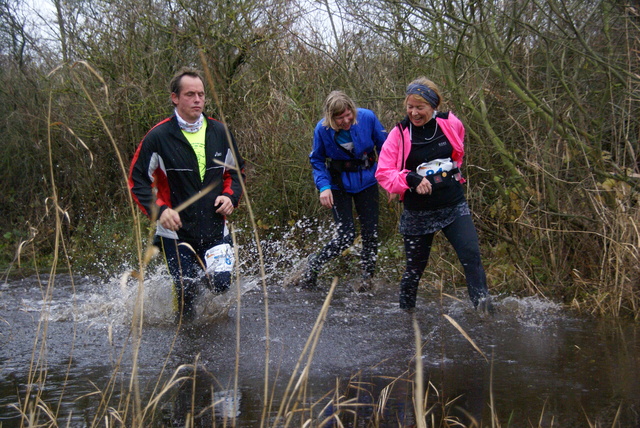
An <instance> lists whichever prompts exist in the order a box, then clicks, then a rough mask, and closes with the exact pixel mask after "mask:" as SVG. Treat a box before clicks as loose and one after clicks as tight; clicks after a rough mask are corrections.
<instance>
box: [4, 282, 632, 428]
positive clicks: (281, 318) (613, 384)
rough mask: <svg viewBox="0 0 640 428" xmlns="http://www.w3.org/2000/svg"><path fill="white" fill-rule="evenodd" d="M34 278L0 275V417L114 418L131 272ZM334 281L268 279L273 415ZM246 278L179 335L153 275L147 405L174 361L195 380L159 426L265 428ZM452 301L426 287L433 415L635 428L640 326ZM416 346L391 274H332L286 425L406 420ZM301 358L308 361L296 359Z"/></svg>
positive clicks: (141, 368)
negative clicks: (37, 410) (354, 287)
mask: <svg viewBox="0 0 640 428" xmlns="http://www.w3.org/2000/svg"><path fill="white" fill-rule="evenodd" d="M40 279H41V280H40V281H38V279H37V278H35V277H32V278H27V279H22V280H16V281H11V282H8V283H6V284H3V285H1V286H0V287H1V288H0V296H1V297H0V347H1V348H0V426H2V427H3V428H6V427H13V426H20V414H19V412H18V410H16V408H15V407H14V406H17V408H20V407H21V404H20V403H21V402H24V398H25V395H26V394H27V392H28V390H29V391H30V392H31V396H35V395H39V396H41V397H42V398H43V400H44V402H46V403H47V405H48V406H49V407H50V408H51V409H53V413H55V414H56V415H57V420H58V423H59V424H60V425H61V426H67V424H68V426H73V427H84V426H105V422H104V420H99V421H96V420H94V417H95V414H96V409H98V408H99V406H100V398H101V396H102V394H106V393H107V392H108V393H109V394H108V400H109V406H110V407H113V408H114V409H118V403H119V402H121V401H122V400H123V397H124V396H126V391H128V389H127V386H128V384H129V378H130V374H131V371H132V360H133V357H132V355H133V347H132V346H131V344H132V338H131V336H130V328H129V327H130V320H131V316H132V313H133V302H134V301H135V295H136V283H135V282H134V281H132V280H130V281H129V283H128V284H126V285H125V286H124V287H122V286H121V284H120V282H119V280H118V279H114V280H113V281H109V282H104V281H100V280H98V279H96V278H88V277H83V278H74V281H73V282H72V281H70V279H69V278H68V277H65V276H62V275H61V276H56V277H55V283H54V287H53V294H52V296H51V297H47V296H46V295H45V293H46V285H47V281H48V280H49V279H50V278H48V277H46V276H45V277H41V278H40ZM327 281H328V280H324V281H323V282H321V283H320V288H319V289H318V290H312V291H309V290H299V289H285V288H282V287H281V286H280V285H279V284H277V283H276V284H274V283H272V284H268V287H267V288H268V309H269V310H268V318H269V331H268V335H269V338H270V340H269V341H268V351H269V357H270V362H269V365H268V373H269V388H270V391H269V400H272V402H271V407H270V410H269V411H268V412H267V414H266V420H267V423H266V424H265V425H266V426H270V425H272V424H273V420H274V417H275V416H276V414H277V413H278V409H279V407H280V405H281V403H282V402H283V399H284V398H286V397H288V395H287V392H286V391H287V389H286V387H287V384H288V383H289V381H290V378H291V376H292V374H295V373H296V367H297V365H298V362H299V359H300V356H301V354H302V352H303V349H304V347H305V344H306V343H307V340H308V339H309V336H310V334H311V332H312V329H313V326H314V323H315V322H316V319H317V318H318V314H319V313H320V309H321V308H322V305H323V303H324V300H325V297H326V296H327V293H328V292H329V289H330V283H329V282H327ZM274 282H275V281H274ZM43 287H44V288H43ZM243 287H244V291H245V294H244V295H242V298H241V307H240V312H239V314H238V311H237V308H236V307H235V306H233V305H232V306H231V307H230V309H229V312H228V314H225V315H224V316H222V317H220V318H218V319H216V320H209V321H208V322H196V323H194V324H190V325H185V326H183V327H182V328H181V329H180V330H179V331H177V330H176V326H175V324H174V323H173V319H172V316H171V310H170V307H171V305H170V288H169V285H168V282H167V280H166V277H164V276H163V275H160V274H157V275H152V277H151V278H150V279H149V280H147V282H146V288H145V306H144V314H145V324H144V326H143V331H142V338H141V343H140V349H139V355H138V362H139V364H138V366H137V369H138V379H139V385H140V391H141V392H140V395H141V397H142V398H141V400H142V402H143V405H144V404H146V403H148V402H149V401H150V397H152V396H154V394H157V392H158V390H160V389H161V387H162V385H163V384H165V383H166V381H167V380H168V379H169V377H170V376H171V375H172V374H173V373H174V372H176V370H178V369H179V368H180V367H182V368H181V369H180V370H179V372H178V373H180V374H181V375H184V376H187V377H190V378H191V379H193V378H195V379H196V383H195V385H193V384H192V383H191V382H189V381H182V382H180V383H178V384H176V385H175V386H174V387H173V388H171V389H170V391H169V392H167V393H166V394H164V395H163V397H162V399H161V400H159V402H158V405H157V406H156V407H155V414H156V416H155V418H154V419H153V424H154V425H155V426H185V425H186V424H187V421H186V419H185V418H186V415H187V414H191V413H193V412H195V413H196V414H197V417H196V420H195V426H214V425H215V426H223V425H224V424H225V423H226V424H227V426H230V425H231V422H230V421H229V419H227V417H230V416H232V415H234V414H236V415H237V419H236V426H241V427H255V426H260V422H261V420H262V419H263V414H264V413H263V409H264V407H265V400H264V398H265V394H264V386H265V381H264V379H265V373H266V370H265V368H266V367H265V355H266V352H267V351H266V350H267V331H266V329H265V319H266V313H265V302H264V293H263V290H262V286H261V285H260V284H258V283H257V281H255V280H254V281H253V282H251V281H249V280H244V281H243ZM459 297H460V300H459V301H458V300H455V299H452V298H450V297H443V298H442V299H440V298H439V297H438V296H433V295H424V294H421V295H420V296H419V300H418V306H417V310H416V312H415V319H416V322H417V325H418V327H419V330H420V337H421V342H422V349H421V355H422V358H421V361H422V366H423V379H424V385H425V386H424V387H425V388H426V389H427V390H428V393H427V395H426V403H425V408H426V409H427V410H428V412H429V414H430V416H429V418H428V420H429V425H428V426H432V425H431V421H432V420H433V421H435V426H443V425H442V422H441V421H442V420H443V419H445V418H450V420H455V421H460V422H461V423H462V424H464V426H472V425H473V421H476V422H477V423H478V424H481V426H491V418H492V411H493V413H494V414H495V418H496V419H497V420H498V421H499V422H500V424H501V425H502V426H510V427H528V426H544V427H551V426H554V427H555V426H558V427H568V426H589V424H593V426H601V427H609V426H620V427H638V426H640V416H639V414H640V371H639V367H640V337H639V334H638V333H639V324H638V323H625V322H610V321H609V322H607V321H600V320H591V319H586V318H579V317H576V316H573V315H571V314H569V313H567V312H565V311H564V310H563V309H561V307H560V306H558V305H556V304H554V303H551V302H548V301H545V300H543V299H539V298H535V297H532V298H524V299H519V298H512V297H502V298H499V299H498V302H497V305H496V306H497V310H498V313H497V314H496V315H495V316H489V315H483V314H478V313H477V312H475V311H474V310H473V309H472V308H471V306H470V304H469V303H468V302H467V300H466V297H465V296H464V295H460V296H459ZM42 314H45V316H44V317H42V318H44V319H46V321H47V322H41V319H42V318H41V315H42ZM238 315H239V316H238ZM237 320H239V324H238V323H237V322H236V321H237ZM452 321H453V322H452ZM454 323H455V324H457V326H456V325H454ZM461 330H462V331H463V332H464V334H463V332H461ZM237 331H239V333H240V334H239V341H237V337H238V336H237V335H236V332H237ZM465 334H466V335H467V336H468V338H465V337H464V335H465ZM469 339H470V340H472V341H473V342H474V344H475V345H476V346H477V348H478V349H476V348H475V347H474V346H473V344H472V343H470V341H469ZM236 349H239V358H238V368H237V371H236ZM415 352H416V350H415V331H414V327H413V317H412V315H410V314H407V313H405V312H404V311H401V310H400V309H398V304H397V285H396V284H380V285H379V286H378V289H377V290H376V291H375V292H374V293H364V294H357V293H354V292H352V291H351V287H350V286H349V284H348V281H346V280H342V281H339V283H338V285H337V287H336V290H335V295H334V296H333V299H332V301H331V303H330V307H329V310H328V313H327V316H326V321H325V324H324V327H323V329H322V331H321V333H320V335H319V338H318V341H317V346H316V347H315V353H314V355H313V359H312V361H311V364H310V366H309V372H308V383H307V384H306V388H305V389H304V394H303V395H301V396H300V397H299V402H300V403H301V404H300V405H299V406H298V407H299V408H302V409H307V410H302V411H300V412H298V413H295V417H294V419H293V420H292V422H291V424H290V426H302V424H303V421H304V420H305V419H306V418H308V417H309V416H313V417H314V418H317V419H316V422H318V421H322V420H323V419H326V418H329V417H330V416H331V415H334V414H339V415H340V417H341V420H343V421H344V423H345V425H347V426H389V427H397V426H403V425H404V426H412V425H413V424H414V423H415V414H414V411H413V406H412V385H413V383H412V382H413V380H414V375H415V367H416V365H415V360H414V356H415ZM34 356H35V358H34ZM38 357H40V358H38ZM485 357H486V358H485ZM34 361H35V362H37V361H39V363H38V364H36V363H34ZM306 363H307V359H306V357H305V358H303V364H302V367H304V366H305V365H306ZM194 366H195V367H197V368H196V369H195V373H194V368H193V367H194ZM114 373H115V375H114ZM236 373H237V377H236ZM297 373H298V375H299V373H300V369H299V370H298V372H297ZM30 374H31V375H30ZM30 376H31V377H30ZM43 379H44V381H43ZM297 379H298V378H297V377H296V378H295V380H296V381H297ZM236 382H237V386H238V387H237V391H238V392H237V393H234V390H235V389H236V388H235V384H236ZM28 388H31V389H28ZM154 391H155V393H154ZM294 398H296V399H298V397H297V396H296V397H294ZM214 401H215V402H217V404H216V405H215V406H212V405H211V403H212V402H214ZM294 401H295V400H294ZM492 401H493V407H492ZM234 406H237V407H234ZM211 408H214V410H215V411H214V412H212V411H211ZM353 415H356V416H353ZM432 418H433V419H432ZM149 420H151V419H149ZM314 423H315V422H314ZM315 424H316V425H315V426H317V425H318V423H315ZM325 426H327V425H325Z"/></svg>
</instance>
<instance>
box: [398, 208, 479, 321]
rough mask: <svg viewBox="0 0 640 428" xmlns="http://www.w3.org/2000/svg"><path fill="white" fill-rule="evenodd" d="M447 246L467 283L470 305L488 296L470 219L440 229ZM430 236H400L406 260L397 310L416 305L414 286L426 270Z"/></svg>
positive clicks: (457, 221)
mask: <svg viewBox="0 0 640 428" xmlns="http://www.w3.org/2000/svg"><path fill="white" fill-rule="evenodd" d="M442 231H443V233H444V235H445V237H446V238H447V240H448V241H449V242H450V243H451V245H452V246H453V248H454V250H455V251H456V254H457V255H458V259H459V260H460V263H462V267H463V268H464V273H465V278H466V281H467V290H468V292H469V298H470V299H471V302H472V303H473V305H474V306H477V305H478V301H479V300H480V298H482V297H483V296H486V295H487V294H488V291H487V279H486V275H485V272H484V268H483V266H482V259H481V257H480V246H479V243H478V233H477V232H476V228H475V226H474V224H473V220H472V219H471V216H462V217H458V218H457V219H456V220H455V221H454V222H453V223H451V224H450V225H448V226H446V227H444V228H443V229H442ZM433 235H434V234H433V233H432V234H428V235H418V236H411V235H405V236H404V247H405V254H406V258H407V264H406V269H405V273H404V275H403V276H402V281H401V282H400V308H402V309H410V308H413V307H415V305H416V295H417V291H418V284H419V282H420V278H421V277H422V273H423V272H424V269H425V268H426V267H427V262H428V261H429V255H430V253H431V244H432V243H433Z"/></svg>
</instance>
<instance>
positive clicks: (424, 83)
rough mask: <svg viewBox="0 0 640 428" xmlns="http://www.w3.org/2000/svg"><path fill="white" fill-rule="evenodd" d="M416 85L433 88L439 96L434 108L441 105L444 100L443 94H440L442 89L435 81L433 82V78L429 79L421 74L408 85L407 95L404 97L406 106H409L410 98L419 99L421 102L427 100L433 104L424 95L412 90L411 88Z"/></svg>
mask: <svg viewBox="0 0 640 428" xmlns="http://www.w3.org/2000/svg"><path fill="white" fill-rule="evenodd" d="M414 86H418V87H419V86H426V87H427V88H429V89H431V90H432V91H433V92H434V93H435V94H436V95H437V97H438V102H437V103H436V105H435V106H433V105H432V106H433V108H434V109H437V108H438V107H439V106H440V102H441V101H442V96H441V95H440V89H438V85H436V84H435V83H433V82H432V81H431V80H429V79H427V78H426V77H424V76H420V77H418V78H417V79H415V80H414V81H413V82H411V83H409V84H408V85H407V96H406V97H405V98H404V107H405V108H406V107H407V102H408V101H409V100H410V99H413V100H415V101H419V102H427V103H429V104H431V102H430V101H429V100H428V99H426V98H425V97H424V96H422V95H418V94H416V93H411V92H412V91H410V88H412V87H414Z"/></svg>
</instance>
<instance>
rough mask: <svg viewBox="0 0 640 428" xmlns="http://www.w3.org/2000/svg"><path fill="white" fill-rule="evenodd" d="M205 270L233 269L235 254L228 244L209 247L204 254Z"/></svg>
mask: <svg viewBox="0 0 640 428" xmlns="http://www.w3.org/2000/svg"><path fill="white" fill-rule="evenodd" d="M204 258H205V262H206V264H207V272H214V273H215V272H230V271H231V270H232V269H233V263H234V262H235V255H234V254H233V248H231V245H229V244H220V245H216V246H215V247H212V248H209V249H208V250H207V252H206V253H205V255H204Z"/></svg>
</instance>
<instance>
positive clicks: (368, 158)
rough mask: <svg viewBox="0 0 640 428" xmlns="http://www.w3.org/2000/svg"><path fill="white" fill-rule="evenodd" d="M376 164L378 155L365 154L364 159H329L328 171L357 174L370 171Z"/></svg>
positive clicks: (373, 153)
mask: <svg viewBox="0 0 640 428" xmlns="http://www.w3.org/2000/svg"><path fill="white" fill-rule="evenodd" d="M375 163H376V154H375V152H372V153H368V154H367V153H365V155H364V156H363V157H362V159H327V169H328V170H329V171H331V172H334V171H335V172H356V171H359V170H361V169H369V168H371V167H372V166H373V164H375Z"/></svg>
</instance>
